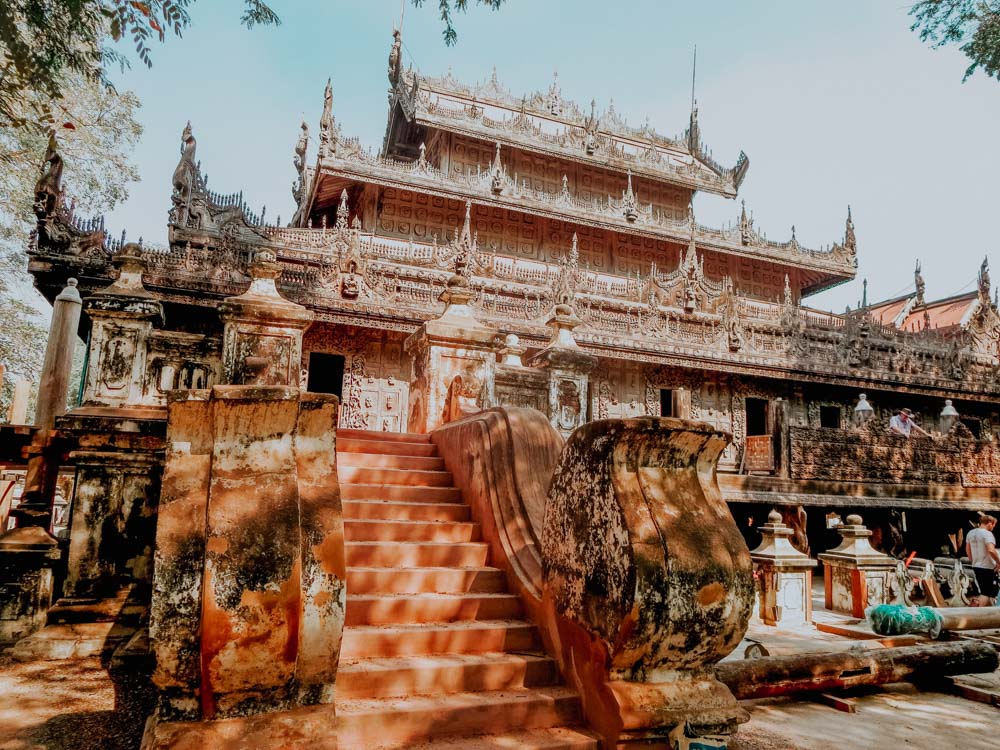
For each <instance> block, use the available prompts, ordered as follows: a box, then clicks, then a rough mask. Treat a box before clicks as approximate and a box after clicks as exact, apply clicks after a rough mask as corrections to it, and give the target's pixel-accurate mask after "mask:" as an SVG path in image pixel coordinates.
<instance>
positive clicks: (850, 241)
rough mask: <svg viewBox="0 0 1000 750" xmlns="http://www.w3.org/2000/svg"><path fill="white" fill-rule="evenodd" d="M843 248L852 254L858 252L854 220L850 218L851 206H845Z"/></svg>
mask: <svg viewBox="0 0 1000 750" xmlns="http://www.w3.org/2000/svg"><path fill="white" fill-rule="evenodd" d="M844 247H845V248H846V249H847V250H848V251H849V252H852V253H856V252H857V250H858V240H857V237H856V236H855V234H854V219H852V218H851V205H850V204H847V222H846V223H845V225H844Z"/></svg>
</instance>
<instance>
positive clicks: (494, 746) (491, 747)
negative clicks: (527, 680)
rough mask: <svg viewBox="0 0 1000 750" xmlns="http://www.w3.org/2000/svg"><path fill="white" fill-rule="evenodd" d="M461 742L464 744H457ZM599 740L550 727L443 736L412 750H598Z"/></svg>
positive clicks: (578, 730) (575, 729) (578, 731)
mask: <svg viewBox="0 0 1000 750" xmlns="http://www.w3.org/2000/svg"><path fill="white" fill-rule="evenodd" d="M457 742H460V743H461V744H456V743H457ZM600 746H601V743H600V738H599V737H598V736H597V735H596V734H594V733H593V732H591V731H589V730H587V729H584V728H583V727H548V728H545V729H531V730H528V731H525V732H504V733H503V734H484V735H477V736H473V737H468V736H466V737H462V738H460V739H456V738H454V737H444V738H442V739H440V740H431V741H429V742H419V743H417V744H413V745H410V746H409V750H458V748H462V750H512V748H517V750H598V748H600Z"/></svg>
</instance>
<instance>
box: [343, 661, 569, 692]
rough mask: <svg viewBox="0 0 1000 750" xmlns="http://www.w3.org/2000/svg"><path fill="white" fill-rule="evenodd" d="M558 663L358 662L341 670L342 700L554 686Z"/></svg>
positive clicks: (346, 663) (344, 664)
mask: <svg viewBox="0 0 1000 750" xmlns="http://www.w3.org/2000/svg"><path fill="white" fill-rule="evenodd" d="M558 677H559V670H558V669H557V668H556V663H555V661H554V660H553V659H550V658H549V657H547V656H543V655H541V654H506V653H502V652H501V653H487V654H435V655H431V656H398V657H389V658H385V659H352V660H344V661H341V662H340V666H339V667H338V669H337V700H338V701H340V700H347V699H350V698H393V697H405V696H407V695H435V694H442V693H464V692H471V691H476V690H514V689H517V688H531V687H541V686H544V685H552V684H553V683H555V682H556V680H557V679H558Z"/></svg>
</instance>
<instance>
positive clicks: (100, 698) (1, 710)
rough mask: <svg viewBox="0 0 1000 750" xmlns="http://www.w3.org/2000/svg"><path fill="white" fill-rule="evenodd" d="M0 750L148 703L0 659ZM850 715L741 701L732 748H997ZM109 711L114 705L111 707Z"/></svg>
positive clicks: (144, 696) (43, 749) (957, 723)
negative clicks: (742, 718)
mask: <svg viewBox="0 0 1000 750" xmlns="http://www.w3.org/2000/svg"><path fill="white" fill-rule="evenodd" d="M0 696H2V700H0V750H137V748H138V747H139V742H140V740H141V739H142V731H143V726H144V723H145V718H146V715H147V714H148V712H149V711H150V710H151V707H152V696H151V691H150V689H149V685H148V683H147V682H145V681H141V680H133V681H132V682H131V683H127V682H116V681H115V680H112V678H111V677H109V675H108V671H107V669H106V668H105V667H104V666H102V664H101V661H100V659H98V658H90V659H72V660H66V661H48V662H33V663H20V662H15V661H11V660H9V659H0ZM855 700H856V704H857V713H855V714H846V713H842V712H840V711H836V710H834V709H833V708H830V707H829V706H826V705H823V704H820V703H815V702H812V701H809V700H800V699H769V700H759V701H747V702H746V703H745V706H746V708H747V709H748V710H749V711H750V715H751V719H750V723H749V724H745V725H744V726H743V727H742V728H741V730H740V733H739V735H738V736H737V738H736V739H735V740H734V741H733V742H731V743H730V748H731V750H843V749H844V748H892V749H893V750H902V749H904V748H905V749H906V750H940V749H941V748H949V747H954V748H962V750H996V748H997V738H998V736H1000V709H997V708H994V707H991V706H988V705H985V704H981V703H975V702H973V701H969V700H965V699H963V698H959V697H957V696H952V695H945V694H943V693H933V692H927V693H921V692H919V691H917V690H916V688H914V687H912V686H910V685H893V686H889V687H886V688H882V689H873V690H869V691H867V692H866V693H862V694H859V695H857V696H856V698H855ZM116 705H117V708H116Z"/></svg>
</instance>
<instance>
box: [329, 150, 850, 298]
mask: <svg viewBox="0 0 1000 750" xmlns="http://www.w3.org/2000/svg"><path fill="white" fill-rule="evenodd" d="M319 169H320V172H319V174H318V176H317V178H316V179H315V180H314V183H315V185H316V186H317V189H318V186H319V184H320V183H321V182H322V181H323V179H322V178H323V176H324V175H329V176H333V177H345V178H347V179H349V180H352V181H357V182H365V183H371V184H375V185H381V186H383V187H393V188H397V189H401V190H416V191H419V192H423V193H427V194H429V195H435V196H438V197H442V198H450V199H453V200H458V201H461V202H463V203H464V202H465V201H467V200H472V201H473V202H475V203H477V204H480V205H488V206H496V207H499V208H507V209H510V210H513V211H517V212H522V213H528V214H532V215H535V216H544V217H546V218H552V219H558V220H561V221H565V220H567V218H570V219H571V220H572V221H574V222H576V223H578V224H581V225H584V226H591V227H595V228H599V229H606V230H610V231H614V232H622V231H625V232H629V233H632V234H638V235H641V236H645V237H650V238H654V239H660V240H664V241H668V242H675V243H679V244H687V242H688V239H689V238H690V233H691V224H690V220H682V221H678V222H677V226H676V227H674V228H672V229H668V228H657V227H648V226H643V225H641V224H638V223H630V222H628V221H627V220H626V219H625V218H622V219H621V220H615V219H613V218H611V217H603V216H601V217H598V216H595V215H593V214H591V213H588V212H585V211H577V210H573V208H572V207H568V206H565V205H560V206H553V207H552V208H546V207H544V206H538V205H532V204H531V203H529V202H528V200H527V199H525V198H524V197H516V198H515V197H510V196H504V195H495V194H493V193H492V192H490V191H489V190H488V188H484V189H483V190H482V191H474V190H472V189H470V188H467V187H466V186H462V185H458V184H442V180H439V179H437V178H435V177H428V178H424V177H421V176H419V175H416V174H413V173H412V171H411V172H408V173H404V174H401V173H400V172H399V171H397V170H395V169H393V168H392V167H391V166H389V165H388V163H386V164H384V165H383V164H380V163H379V162H378V160H371V159H367V160H355V159H351V158H348V159H344V158H340V157H338V156H328V157H326V158H324V159H323V160H322V161H321V163H320V165H319ZM484 174H487V173H484ZM708 229H709V228H707V227H701V226H700V225H699V228H698V230H697V231H696V233H695V238H696V241H697V247H698V250H699V251H706V250H708V251H711V252H717V253H724V254H730V255H736V256H739V257H744V258H749V259H754V260H760V261H769V262H772V263H775V264H777V265H781V266H790V267H794V268H803V269H807V270H810V271H815V272H820V273H825V274H830V275H831V277H832V278H831V279H830V283H831V284H839V283H841V282H843V281H848V280H850V279H852V278H854V276H855V275H856V269H855V264H854V256H852V255H849V254H846V255H848V256H849V257H850V261H848V262H841V261H838V260H835V259H829V260H827V259H825V258H818V257H817V255H818V254H819V253H818V251H804V252H803V257H798V258H796V257H794V256H791V255H790V254H789V251H788V250H787V249H784V247H783V246H777V247H772V246H769V245H752V246H746V245H743V244H741V243H740V240H739V237H738V236H737V237H735V238H734V239H733V240H732V241H728V242H727V241H726V240H725V239H724V238H723V237H722V236H719V237H712V236H711V235H709V234H708V232H707V230H708ZM719 234H720V235H721V230H720V231H719ZM790 244H791V243H789V245H790ZM795 247H799V248H801V246H800V245H798V244H797V243H795ZM803 250H804V249H803ZM806 252H810V253H811V254H806ZM822 254H823V255H828V254H829V253H822Z"/></svg>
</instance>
